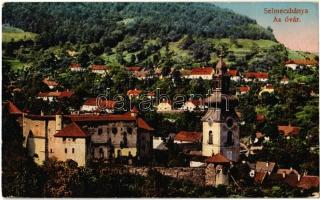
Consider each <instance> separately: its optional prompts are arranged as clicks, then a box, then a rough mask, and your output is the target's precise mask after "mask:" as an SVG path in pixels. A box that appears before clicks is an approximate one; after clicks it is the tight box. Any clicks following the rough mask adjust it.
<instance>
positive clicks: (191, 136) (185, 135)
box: [174, 131, 202, 142]
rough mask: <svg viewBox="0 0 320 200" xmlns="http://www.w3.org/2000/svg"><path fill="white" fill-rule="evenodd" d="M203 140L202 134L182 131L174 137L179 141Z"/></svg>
mask: <svg viewBox="0 0 320 200" xmlns="http://www.w3.org/2000/svg"><path fill="white" fill-rule="evenodd" d="M201 139H202V133H201V132H191V131H180V132H179V133H177V134H176V136H175V137H174V140H177V141H188V142H200V141H201Z"/></svg>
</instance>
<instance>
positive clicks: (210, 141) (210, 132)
mask: <svg viewBox="0 0 320 200" xmlns="http://www.w3.org/2000/svg"><path fill="white" fill-rule="evenodd" d="M208 144H213V135H212V131H209V140H208Z"/></svg>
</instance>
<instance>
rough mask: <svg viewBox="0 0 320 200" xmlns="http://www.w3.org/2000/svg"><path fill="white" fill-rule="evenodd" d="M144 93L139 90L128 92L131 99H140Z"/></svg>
mask: <svg viewBox="0 0 320 200" xmlns="http://www.w3.org/2000/svg"><path fill="white" fill-rule="evenodd" d="M141 93H142V90H138V89H137V88H135V89H133V90H128V92H127V95H128V96H129V98H130V99H131V98H132V97H135V98H139V96H140V94H141Z"/></svg>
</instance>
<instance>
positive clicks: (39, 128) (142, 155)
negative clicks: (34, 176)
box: [22, 109, 153, 166]
mask: <svg viewBox="0 0 320 200" xmlns="http://www.w3.org/2000/svg"><path fill="white" fill-rule="evenodd" d="M22 127H23V137H24V146H25V147H27V149H28V151H29V155H30V156H32V157H34V159H35V162H36V163H38V164H42V163H43V161H45V160H47V159H48V158H51V157H55V158H57V159H58V160H61V161H65V160H67V159H72V160H74V161H76V162H77V163H78V165H79V166H85V165H86V164H87V162H88V161H89V160H102V161H108V160H112V159H114V158H117V157H119V156H127V157H136V158H137V159H139V160H143V159H148V158H149V157H150V156H151V153H150V152H151V150H152V131H153V128H152V127H150V126H149V125H148V124H147V123H146V122H145V121H144V120H143V119H142V118H141V117H139V116H138V114H137V111H136V110H135V109H134V110H132V111H131V112H129V113H124V114H106V115H95V114H92V115H61V114H56V115H31V114H22Z"/></svg>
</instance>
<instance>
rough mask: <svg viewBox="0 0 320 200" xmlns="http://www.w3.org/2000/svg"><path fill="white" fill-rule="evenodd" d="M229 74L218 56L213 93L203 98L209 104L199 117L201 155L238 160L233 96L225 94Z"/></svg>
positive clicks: (236, 123)
mask: <svg viewBox="0 0 320 200" xmlns="http://www.w3.org/2000/svg"><path fill="white" fill-rule="evenodd" d="M229 84H230V77H229V75H228V73H227V67H226V64H225V63H224V62H223V59H222V57H221V56H220V58H219V61H218V63H217V65H216V73H215V75H214V77H213V90H212V91H213V92H212V93H213V94H212V95H211V96H210V97H208V98H207V99H206V100H205V101H206V103H207V104H208V105H209V109H208V111H207V113H206V114H205V115H204V116H203V117H202V125H203V127H202V137H203V138H202V155H203V156H208V157H210V156H213V155H216V154H219V153H220V154H221V155H223V156H224V157H226V158H227V159H229V160H230V161H235V162H236V161H238V160H239V153H240V142H239V126H238V119H237V115H236V113H235V110H234V107H235V106H236V104H237V99H236V98H235V96H233V95H230V94H229Z"/></svg>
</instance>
